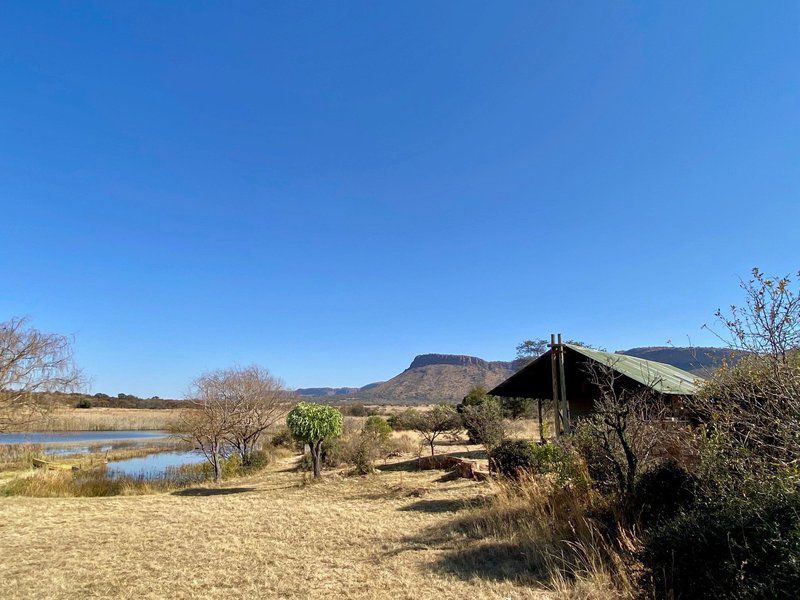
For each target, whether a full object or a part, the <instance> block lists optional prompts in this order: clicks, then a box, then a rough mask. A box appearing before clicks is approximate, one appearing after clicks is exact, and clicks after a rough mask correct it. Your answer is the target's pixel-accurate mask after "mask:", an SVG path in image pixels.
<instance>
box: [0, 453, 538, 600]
mask: <svg viewBox="0 0 800 600" xmlns="http://www.w3.org/2000/svg"><path fill="white" fill-rule="evenodd" d="M292 460H293V459H286V460H283V461H281V462H280V463H278V464H276V466H275V467H273V468H271V469H270V470H268V471H266V472H264V473H262V474H260V475H258V476H256V477H253V478H250V479H237V480H235V481H232V482H230V483H229V484H227V486H223V487H221V488H213V487H208V488H197V489H190V490H184V491H182V492H176V493H172V494H158V495H151V496H122V497H111V498H65V499H48V498H25V497H11V498H0V536H2V539H3V543H2V544H1V545H0V572H2V573H3V577H2V578H0V597H2V598H112V597H113V598H167V597H169V598H196V597H204V598H226V599H231V598H298V599H300V598H303V599H306V598H349V599H356V598H358V599H361V598H363V599H368V598H395V599H399V598H415V599H425V598H431V599H433V598H435V599H437V600H439V599H441V598H457V597H469V598H546V597H551V596H552V594H551V593H549V592H545V591H543V590H542V586H541V585H540V584H539V583H537V582H536V581H535V580H531V579H530V578H529V576H527V575H526V569H525V568H524V564H523V562H522V559H521V558H517V557H515V556H514V555H513V554H509V553H508V552H507V551H502V550H498V544H497V542H496V541H491V540H480V539H475V537H474V536H473V537H470V536H468V535H465V534H464V533H463V532H461V531H460V530H459V529H458V527H455V524H456V523H457V521H458V519H459V517H460V515H463V514H467V513H469V511H470V510H472V509H471V508H470V506H471V505H473V504H475V503H479V502H480V501H481V498H482V497H483V496H485V495H486V494H488V493H489V492H490V488H489V487H488V486H487V484H485V483H477V482H474V481H470V480H464V479H455V480H448V479H449V478H447V477H443V472H441V471H423V472H418V471H413V470H408V469H407V468H405V466H404V465H403V463H399V464H397V465H394V466H392V465H389V466H388V467H385V469H384V470H383V472H382V473H380V474H379V475H375V476H370V477H341V476H338V475H336V474H328V475H327V476H326V477H325V479H324V480H323V481H322V482H320V483H313V484H308V483H306V481H305V478H304V476H303V475H302V474H300V473H298V472H296V471H294V470H292V469H291V466H292Z"/></svg>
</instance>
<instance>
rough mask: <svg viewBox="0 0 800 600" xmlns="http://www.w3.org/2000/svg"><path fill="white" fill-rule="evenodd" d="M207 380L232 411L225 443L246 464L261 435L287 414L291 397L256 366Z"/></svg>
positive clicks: (220, 373)
mask: <svg viewBox="0 0 800 600" xmlns="http://www.w3.org/2000/svg"><path fill="white" fill-rule="evenodd" d="M211 377H214V378H215V379H216V380H217V381H218V386H217V387H218V389H219V390H220V391H221V392H222V393H224V394H226V395H227V396H228V398H229V399H230V402H231V403H232V405H233V407H234V410H235V414H234V418H233V420H232V424H231V427H230V430H229V432H228V435H227V440H228V442H229V443H230V444H231V445H232V446H233V447H234V448H235V449H236V451H237V452H238V453H239V456H240V457H241V459H242V464H244V465H247V464H250V461H251V457H252V453H253V451H254V450H256V449H258V447H259V443H260V441H261V437H262V436H263V434H264V433H265V432H266V431H267V430H269V428H270V427H272V425H274V424H275V423H276V422H277V421H278V420H280V419H282V418H283V417H284V416H285V415H286V413H287V412H288V410H289V401H290V399H291V396H290V394H289V392H288V391H287V390H286V388H285V387H284V385H283V382H281V380H280V379H278V378H277V377H274V376H273V375H272V374H270V372H269V371H268V370H267V369H263V368H261V367H257V366H250V367H243V368H239V367H236V368H232V369H226V370H224V371H217V372H216V373H213V374H212V375H211Z"/></svg>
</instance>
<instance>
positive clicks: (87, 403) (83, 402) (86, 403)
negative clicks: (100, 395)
mask: <svg viewBox="0 0 800 600" xmlns="http://www.w3.org/2000/svg"><path fill="white" fill-rule="evenodd" d="M75 408H92V401H91V400H89V399H88V398H81V399H80V400H78V403H77V404H76V405H75Z"/></svg>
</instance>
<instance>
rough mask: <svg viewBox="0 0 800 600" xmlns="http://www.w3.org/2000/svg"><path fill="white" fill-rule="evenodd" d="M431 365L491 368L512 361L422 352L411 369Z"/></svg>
mask: <svg viewBox="0 0 800 600" xmlns="http://www.w3.org/2000/svg"><path fill="white" fill-rule="evenodd" d="M430 365H456V366H459V367H479V368H491V367H497V366H501V367H502V366H505V365H510V363H506V362H501V361H495V362H489V361H486V360H483V359H482V358H478V357H477V356H467V355H465V354H420V355H418V356H416V357H414V360H412V361H411V365H410V366H409V367H408V368H409V369H416V368H418V367H427V366H430Z"/></svg>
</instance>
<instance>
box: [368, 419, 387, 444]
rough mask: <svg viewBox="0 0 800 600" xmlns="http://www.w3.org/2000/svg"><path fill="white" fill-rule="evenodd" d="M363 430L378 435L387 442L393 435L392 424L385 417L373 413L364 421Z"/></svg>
mask: <svg viewBox="0 0 800 600" xmlns="http://www.w3.org/2000/svg"><path fill="white" fill-rule="evenodd" d="M363 431H364V433H368V434H370V435H374V436H376V437H377V438H378V439H379V440H380V441H381V443H385V442H386V441H387V440H388V439H389V438H390V437H391V435H392V426H391V425H389V423H388V421H387V420H386V419H384V418H383V417H379V416H378V415H372V416H371V417H368V418H367V420H366V421H364V428H363Z"/></svg>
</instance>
